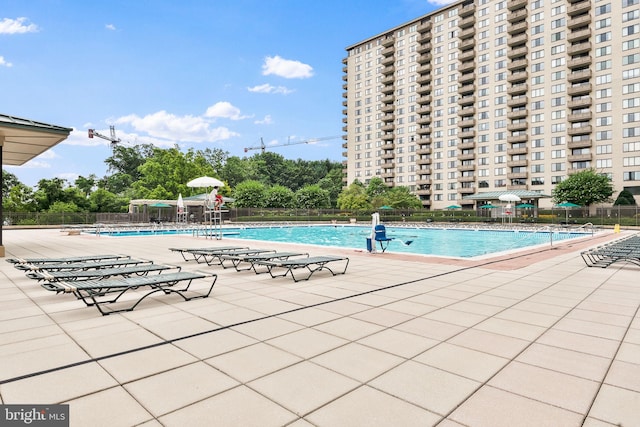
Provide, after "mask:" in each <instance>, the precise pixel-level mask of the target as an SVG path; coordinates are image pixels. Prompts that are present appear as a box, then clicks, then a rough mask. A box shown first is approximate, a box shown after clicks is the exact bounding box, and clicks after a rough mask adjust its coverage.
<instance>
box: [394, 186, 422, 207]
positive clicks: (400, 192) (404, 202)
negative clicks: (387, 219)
mask: <svg viewBox="0 0 640 427" xmlns="http://www.w3.org/2000/svg"><path fill="white" fill-rule="evenodd" d="M385 199H386V200H385V205H388V206H391V207H393V208H396V209H401V208H420V207H422V203H421V202H420V200H418V198H417V197H416V196H415V195H413V194H411V191H409V187H393V188H391V189H389V190H388V191H387V193H386V195H385Z"/></svg>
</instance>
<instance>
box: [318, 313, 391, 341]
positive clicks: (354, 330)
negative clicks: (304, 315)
mask: <svg viewBox="0 0 640 427" xmlns="http://www.w3.org/2000/svg"><path fill="white" fill-rule="evenodd" d="M314 329H317V330H319V331H323V332H326V333H328V334H331V335H335V336H337V337H341V338H344V339H346V340H350V341H355V340H358V339H360V338H363V337H365V336H368V335H371V334H373V333H376V332H379V331H381V330H382V329H384V327H383V326H380V325H376V324H374V323H371V322H365V321H363V320H358V319H354V318H351V317H342V318H340V319H336V320H332V321H329V322H326V323H323V324H321V325H316V326H314Z"/></svg>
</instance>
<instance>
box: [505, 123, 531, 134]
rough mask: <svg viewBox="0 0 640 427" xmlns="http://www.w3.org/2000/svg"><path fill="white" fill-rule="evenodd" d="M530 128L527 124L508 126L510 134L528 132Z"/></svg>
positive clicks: (510, 124)
mask: <svg viewBox="0 0 640 427" xmlns="http://www.w3.org/2000/svg"><path fill="white" fill-rule="evenodd" d="M528 127H529V124H528V123H527V122H520V123H509V124H508V125H507V130H508V131H509V132H519V131H524V130H527V128H528Z"/></svg>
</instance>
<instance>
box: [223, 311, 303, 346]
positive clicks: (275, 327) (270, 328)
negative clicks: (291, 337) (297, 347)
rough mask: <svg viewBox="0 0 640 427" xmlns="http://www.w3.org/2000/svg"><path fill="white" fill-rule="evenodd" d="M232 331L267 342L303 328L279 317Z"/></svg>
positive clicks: (241, 325)
mask: <svg viewBox="0 0 640 427" xmlns="http://www.w3.org/2000/svg"><path fill="white" fill-rule="evenodd" d="M231 329H232V330H234V331H237V332H240V333H242V334H245V335H248V336H250V337H252V338H255V339H257V340H260V341H265V340H268V339H271V338H275V337H277V336H280V335H285V334H288V333H291V332H293V331H297V330H300V329H303V326H302V325H299V324H297V323H293V322H289V321H287V320H282V319H279V318H277V317H269V318H265V319H262V320H260V321H259V322H248V323H244V324H240V325H236V326H233V327H232V328H231Z"/></svg>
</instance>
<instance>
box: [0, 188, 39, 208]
mask: <svg viewBox="0 0 640 427" xmlns="http://www.w3.org/2000/svg"><path fill="white" fill-rule="evenodd" d="M2 207H3V208H4V210H5V211H7V212H35V211H36V210H37V203H36V201H35V199H34V198H33V189H32V188H31V187H28V186H26V185H24V184H23V183H18V184H16V185H14V186H12V187H11V190H9V195H8V196H7V197H3V200H2Z"/></svg>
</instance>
